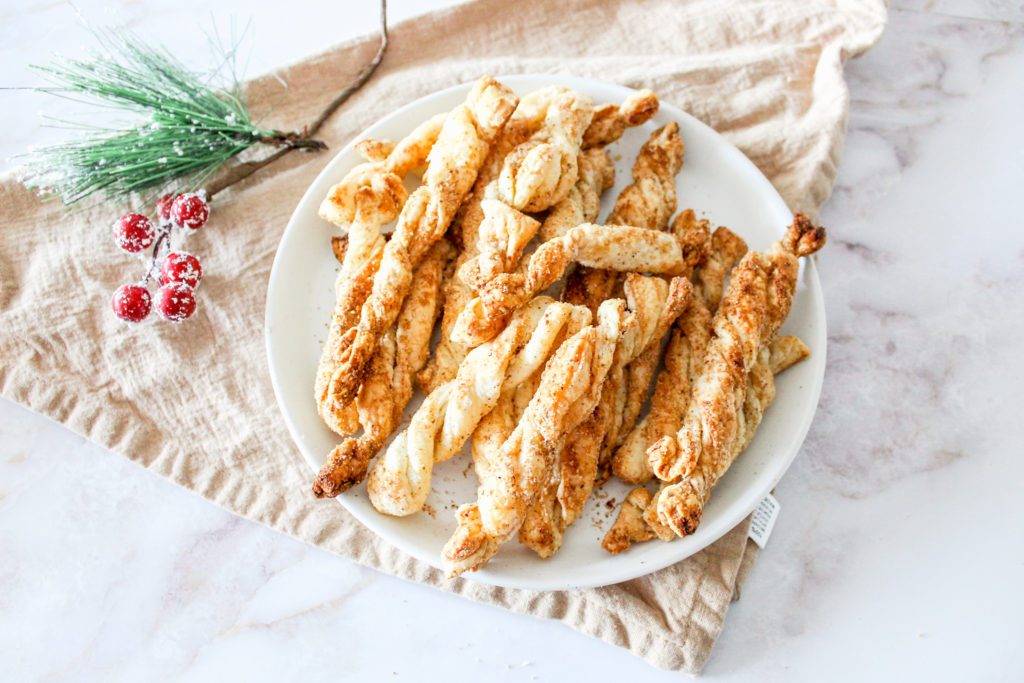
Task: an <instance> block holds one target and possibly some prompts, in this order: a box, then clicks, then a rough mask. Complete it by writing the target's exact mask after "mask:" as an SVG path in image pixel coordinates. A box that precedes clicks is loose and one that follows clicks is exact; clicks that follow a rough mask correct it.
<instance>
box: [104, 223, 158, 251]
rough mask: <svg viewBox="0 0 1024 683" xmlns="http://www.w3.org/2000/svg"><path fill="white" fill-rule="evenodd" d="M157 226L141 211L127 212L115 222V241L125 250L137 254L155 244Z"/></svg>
mask: <svg viewBox="0 0 1024 683" xmlns="http://www.w3.org/2000/svg"><path fill="white" fill-rule="evenodd" d="M155 239H156V228H155V227H153V221H151V220H149V219H148V218H146V217H145V216H143V215H142V214H139V213H126V214H125V215H123V216H121V217H120V218H118V219H117V222H116V223H114V241H115V242H117V246H119V247H121V248H122V249H124V250H125V251H127V252H129V253H132V254H137V253H139V252H140V251H142V250H143V249H146V248H148V247H150V246H152V245H153V241H154V240H155Z"/></svg>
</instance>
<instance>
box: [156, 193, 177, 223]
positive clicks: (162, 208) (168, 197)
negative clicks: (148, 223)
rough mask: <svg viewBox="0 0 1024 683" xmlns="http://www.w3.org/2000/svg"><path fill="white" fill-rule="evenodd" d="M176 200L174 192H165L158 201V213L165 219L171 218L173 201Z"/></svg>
mask: <svg viewBox="0 0 1024 683" xmlns="http://www.w3.org/2000/svg"><path fill="white" fill-rule="evenodd" d="M173 201H174V195H173V194H165V195H164V196H163V197H161V198H160V200H159V201H157V203H156V215H157V216H160V218H162V219H164V220H165V221H169V220H171V203H172V202H173Z"/></svg>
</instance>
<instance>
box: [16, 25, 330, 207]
mask: <svg viewBox="0 0 1024 683" xmlns="http://www.w3.org/2000/svg"><path fill="white" fill-rule="evenodd" d="M97 38H98V39H99V40H100V43H101V45H102V47H103V52H102V53H101V54H99V55H97V56H95V57H94V58H92V59H89V60H78V59H67V58H57V59H56V60H55V61H54V62H53V63H52V64H50V65H47V66H35V67H32V68H33V70H35V71H36V72H38V73H40V74H42V76H43V77H44V78H45V79H46V80H47V81H48V82H49V83H51V86H50V87H46V88H40V90H44V91H46V92H52V93H55V94H59V95H62V96H64V97H70V98H72V99H76V100H82V101H85V102H88V103H90V104H94V105H100V106H107V107H112V108H115V109H118V110H122V111H128V112H132V113H134V114H136V115H137V119H136V121H135V122H134V123H133V124H131V125H128V126H126V127H121V128H100V127H90V126H85V125H81V124H79V125H78V126H76V127H79V128H86V129H89V130H90V132H88V133H87V134H86V135H85V136H84V137H82V138H80V139H77V140H73V141H69V142H64V143H61V144H57V145H52V146H48V147H43V148H40V149H37V150H35V151H33V152H30V153H29V154H27V155H26V156H25V157H24V161H25V165H26V171H27V172H26V175H25V181H26V183H27V184H28V185H29V186H30V187H33V188H36V189H38V190H40V191H42V192H43V193H45V194H49V195H54V196H59V197H60V198H61V199H62V200H63V201H64V203H65V204H72V203H74V202H77V201H79V200H81V199H83V198H85V197H87V196H89V195H91V194H92V193H94V192H97V191H103V192H104V193H106V194H107V195H108V196H114V197H117V196H123V195H127V194H129V193H132V192H137V191H142V190H148V189H155V188H161V187H165V186H167V185H168V184H170V182H171V181H174V180H181V179H184V180H185V184H184V185H185V189H196V188H198V187H199V186H200V185H201V184H202V183H203V182H204V181H205V180H206V179H207V178H208V177H209V176H210V174H212V173H213V172H214V171H216V170H217V169H218V168H220V167H221V166H222V165H223V164H224V163H225V162H226V161H228V160H229V159H231V158H232V157H234V156H236V155H238V154H239V153H241V152H243V151H244V150H246V149H248V148H249V147H252V146H253V145H256V144H259V143H266V144H271V145H276V146H281V147H306V148H317V149H318V148H322V147H323V146H324V145H323V143H320V142H318V141H315V140H311V139H309V138H308V137H305V136H302V135H300V134H298V133H282V132H280V131H276V130H269V129H265V128H261V127H259V126H257V125H256V124H255V123H254V122H253V121H252V118H251V117H250V115H249V110H248V107H247V106H246V103H245V100H244V98H243V96H242V93H241V90H240V88H239V87H238V83H237V81H236V80H235V79H234V75H233V74H231V79H230V81H229V82H223V81H224V80H225V79H224V78H223V75H222V74H220V73H213V74H208V75H205V76H204V75H200V74H196V73H194V72H192V71H189V70H188V69H187V68H186V67H185V66H184V65H183V64H182V63H181V62H179V61H178V60H177V59H176V58H175V57H174V56H173V55H171V54H170V53H169V52H167V51H166V50H165V49H163V48H162V47H157V46H153V45H150V44H148V43H145V42H143V41H142V40H140V39H139V38H137V37H135V36H132V35H131V34H125V33H114V32H112V31H97ZM230 61H231V60H230V59H225V60H224V64H225V65H226V64H228V63H230ZM218 80H220V81H221V82H222V85H220V86H218V85H214V84H213V83H214V82H217V81H218ZM65 123H66V122H65ZM72 125H73V126H74V125H75V124H72ZM180 185H181V183H179V186H180Z"/></svg>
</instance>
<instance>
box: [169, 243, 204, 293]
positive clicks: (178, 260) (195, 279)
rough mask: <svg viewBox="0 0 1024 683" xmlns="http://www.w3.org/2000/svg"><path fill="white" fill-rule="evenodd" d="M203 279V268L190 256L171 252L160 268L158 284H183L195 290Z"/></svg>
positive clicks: (181, 252) (197, 260) (180, 252)
mask: <svg viewBox="0 0 1024 683" xmlns="http://www.w3.org/2000/svg"><path fill="white" fill-rule="evenodd" d="M202 279H203V267H202V266H201V265H200V264H199V259H197V258H196V257H195V256H193V255H192V254H188V253H185V252H183V251H172V252H171V253H170V254H168V255H167V256H166V257H164V262H163V264H162V265H161V266H160V282H162V283H164V284H165V285H166V284H169V283H171V282H183V283H185V284H186V285H188V286H189V287H192V288H195V287H197V286H198V285H199V281H200V280H202Z"/></svg>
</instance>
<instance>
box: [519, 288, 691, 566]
mask: <svg viewBox="0 0 1024 683" xmlns="http://www.w3.org/2000/svg"><path fill="white" fill-rule="evenodd" d="M623 289H624V291H625V294H626V301H627V303H628V308H629V311H630V315H629V316H628V317H627V318H626V320H625V321H624V322H623V324H622V326H621V330H620V334H619V341H618V343H617V344H616V347H615V351H614V356H613V358H612V365H611V367H610V369H609V372H608V375H607V377H606V379H605V382H604V384H603V386H602V387H601V394H600V397H599V399H598V401H597V403H596V405H595V406H594V409H593V410H592V411H591V412H590V414H589V415H587V416H586V417H585V419H584V420H583V421H582V422H581V423H580V424H579V425H578V427H576V428H575V429H573V431H572V433H571V434H569V435H568V437H567V438H566V440H565V443H564V445H563V447H562V449H561V451H560V454H559V458H558V463H557V467H556V468H553V469H552V472H551V475H550V479H549V482H548V484H547V486H545V487H544V488H543V489H541V491H540V493H539V494H538V495H537V496H536V497H535V499H534V501H533V503H532V505H531V506H530V508H529V509H528V511H527V514H526V517H525V518H524V521H523V525H522V527H521V528H520V532H519V540H520V541H522V542H523V543H524V544H525V545H527V546H529V547H530V548H532V549H533V550H534V551H535V552H536V553H537V554H538V555H540V556H541V557H550V556H551V555H553V554H554V553H555V552H556V551H557V550H558V549H559V547H561V544H562V537H563V533H564V531H565V529H566V528H567V527H568V526H569V525H571V524H572V523H573V522H575V521H576V518H577V516H578V515H579V514H580V512H582V510H583V506H584V504H585V503H586V501H587V498H589V496H590V493H591V491H592V490H593V487H594V484H595V481H596V479H597V474H598V459H599V454H600V451H601V444H602V442H603V440H604V439H605V437H606V436H607V433H608V431H609V428H610V426H611V424H612V423H613V422H614V421H615V416H616V414H621V405H620V402H621V398H622V392H621V387H622V380H623V375H624V372H625V368H626V366H627V365H628V364H629V363H630V362H631V361H632V360H634V359H635V358H636V357H637V356H638V355H640V354H641V353H642V352H643V351H644V350H645V349H646V348H647V347H648V346H649V345H651V344H652V343H653V342H654V341H655V340H659V339H661V336H662V335H663V334H664V333H665V331H667V330H668V328H669V327H670V326H671V325H672V322H673V321H674V320H675V318H676V317H677V316H678V315H679V313H680V312H681V311H682V309H683V308H684V307H685V306H686V303H687V300H688V299H689V297H690V293H691V288H690V283H689V281H688V280H686V279H685V278H675V279H673V280H672V281H671V282H670V283H666V282H665V280H663V279H661V278H657V277H644V276H641V275H636V274H633V273H631V274H629V275H627V276H626V282H625V284H624V287H623ZM602 305H604V304H602Z"/></svg>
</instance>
